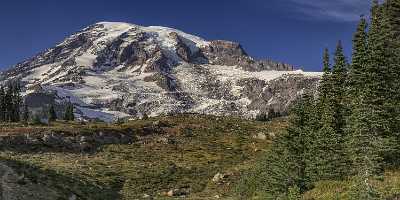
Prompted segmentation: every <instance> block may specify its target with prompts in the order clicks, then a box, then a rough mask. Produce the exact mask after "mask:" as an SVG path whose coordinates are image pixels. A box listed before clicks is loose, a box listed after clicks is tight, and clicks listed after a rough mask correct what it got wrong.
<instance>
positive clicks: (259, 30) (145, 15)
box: [0, 0, 369, 70]
mask: <svg viewBox="0 0 400 200" xmlns="http://www.w3.org/2000/svg"><path fill="white" fill-rule="evenodd" d="M368 10H369V0H197V1H195V0H12V1H2V2H1V3H0V67H1V68H2V69H4V68H6V67H8V66H10V65H13V64H16V63H18V62H20V61H23V60H24V59H26V58H29V57H32V56H33V55H35V54H37V53H39V52H40V51H43V50H45V49H46V48H49V47H53V46H54V45H55V44H57V43H59V42H61V41H62V40H63V39H64V38H65V37H66V36H68V35H70V34H72V33H74V32H76V31H78V30H80V29H82V28H84V27H86V26H88V25H91V24H93V23H96V22H99V21H120V22H129V23H134V24H139V25H146V26H147V25H159V26H168V27H173V28H177V29H180V30H182V31H184V32H187V33H191V34H195V35H198V36H201V37H203V38H205V39H207V40H214V39H223V40H231V41H236V42H240V43H241V44H242V45H243V47H244V48H245V50H246V51H247V52H248V53H249V54H250V55H252V56H253V57H255V58H271V59H274V60H277V61H283V62H287V63H290V64H294V65H296V66H303V67H304V69H306V70H320V66H321V64H320V63H321V53H322V49H323V48H325V47H328V48H330V49H334V47H335V44H336V41H337V40H342V41H343V43H344V45H345V49H346V53H347V54H348V55H349V54H350V53H351V52H350V50H351V39H352V34H353V32H354V30H355V28H356V24H357V21H358V19H359V16H360V15H361V14H368Z"/></svg>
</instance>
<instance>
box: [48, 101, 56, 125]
mask: <svg viewBox="0 0 400 200" xmlns="http://www.w3.org/2000/svg"><path fill="white" fill-rule="evenodd" d="M56 120H57V113H56V110H55V108H54V105H53V104H51V105H50V108H49V121H50V122H53V121H56Z"/></svg>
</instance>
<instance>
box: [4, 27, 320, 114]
mask: <svg viewBox="0 0 400 200" xmlns="http://www.w3.org/2000/svg"><path fill="white" fill-rule="evenodd" d="M286 75H295V76H297V77H306V78H296V79H291V78H285V79H284V80H286V81H289V82H290V84H292V86H291V87H290V88H295V89H296V90H294V89H291V91H290V92H288V91H285V90H287V87H282V88H281V87H280V86H274V88H275V89H274V90H277V91H275V92H276V93H275V92H274V93H268V94H265V95H266V96H262V95H261V96H260V95H256V96H253V93H259V94H260V93H264V92H271V91H270V90H267V88H268V87H271V85H274V84H273V83H272V82H273V81H277V80H279V78H280V77H283V76H286ZM317 76H318V75H317V74H309V73H304V72H301V71H293V66H291V65H287V64H283V63H278V62H273V61H257V60H254V59H253V58H251V57H249V56H248V55H247V54H246V52H245V51H244V49H243V48H242V46H241V45H240V44H238V43H235V42H230V41H223V40H216V41H206V40H204V39H202V38H200V37H197V36H195V35H191V34H187V33H185V32H182V31H180V30H177V29H173V28H168V27H160V26H149V27H145V26H139V25H134V24H129V23H122V22H99V23H96V24H94V25H92V26H89V27H87V28H85V29H83V30H81V31H80V32H78V33H76V34H74V35H72V36H70V37H68V38H66V39H65V40H64V41H63V42H62V43H60V44H58V45H57V46H55V47H53V48H50V49H49V50H47V51H45V52H43V53H41V54H39V55H38V56H36V57H34V58H31V59H29V60H26V61H24V62H22V63H19V64H17V65H16V66H15V67H14V68H12V69H11V70H9V71H6V72H5V73H3V74H2V77H3V79H15V78H18V79H20V80H21V81H22V83H23V84H24V85H25V86H27V88H28V89H27V91H26V94H27V97H32V95H33V97H35V98H36V100H35V98H27V99H30V100H31V101H36V103H33V104H32V105H37V101H39V102H47V103H49V101H43V98H44V99H47V100H48V99H53V101H54V102H53V103H56V104H60V105H61V104H62V102H63V101H66V100H67V99H68V100H71V101H72V102H73V103H74V104H75V106H76V108H77V109H76V110H77V113H76V115H77V117H81V118H99V119H102V120H105V121H109V120H112V119H113V118H116V117H127V116H134V117H140V116H141V115H143V114H147V115H159V114H168V113H181V112H196V113H206V114H216V115H226V114H230V115H240V116H247V117H254V116H255V115H257V113H262V112H266V111H267V110H268V109H270V108H273V109H275V110H276V111H279V112H286V109H287V106H288V105H289V104H288V102H290V101H293V96H296V95H297V92H299V91H300V90H302V89H304V88H303V87H304V86H303V85H302V84H304V81H309V80H314V78H315V77H317ZM310 78H311V79H310ZM280 84H289V83H285V82H283V83H280ZM312 85H314V84H309V85H308V86H307V87H312ZM38 88H39V89H38ZM276 88H280V89H276ZM255 89H256V91H253V90H255ZM38 94H41V95H43V96H41V98H42V99H41V98H39V99H40V100H38V99H37V97H38V96H40V95H38ZM278 94H279V95H280V96H279V97H278V96H276V95H278ZM283 94H285V95H286V96H285V95H283ZM282 95H283V96H285V99H280V98H283V97H282ZM260 98H268V99H263V100H262V101H265V105H259V104H260V102H261V99H260ZM32 99H33V100H32ZM255 105H258V106H255Z"/></svg>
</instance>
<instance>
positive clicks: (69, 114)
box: [64, 102, 75, 121]
mask: <svg viewBox="0 0 400 200" xmlns="http://www.w3.org/2000/svg"><path fill="white" fill-rule="evenodd" d="M64 120H66V121H74V120H75V116H74V105H73V104H72V103H71V102H68V103H67V105H66V108H65V114H64Z"/></svg>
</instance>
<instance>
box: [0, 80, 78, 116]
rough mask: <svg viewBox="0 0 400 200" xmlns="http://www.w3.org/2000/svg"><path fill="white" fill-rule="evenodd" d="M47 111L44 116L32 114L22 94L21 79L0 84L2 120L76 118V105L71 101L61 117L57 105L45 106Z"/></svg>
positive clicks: (0, 112) (66, 105)
mask: <svg viewBox="0 0 400 200" xmlns="http://www.w3.org/2000/svg"><path fill="white" fill-rule="evenodd" d="M43 109H44V110H45V113H44V114H42V115H43V116H39V115H38V114H36V115H34V116H31V115H32V113H31V112H30V110H29V107H28V106H27V104H25V103H24V99H23V98H22V95H21V85H20V82H19V81H9V82H8V83H6V84H5V85H2V86H0V122H28V121H30V120H32V121H33V122H34V123H41V118H43V117H44V118H47V119H48V121H49V122H51V121H56V120H57V119H63V120H66V121H73V120H75V116H74V105H73V104H72V103H71V102H67V103H66V104H65V111H64V115H63V116H62V117H61V118H59V117H58V116H57V112H56V109H55V106H54V105H53V104H51V105H49V107H48V108H43Z"/></svg>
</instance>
